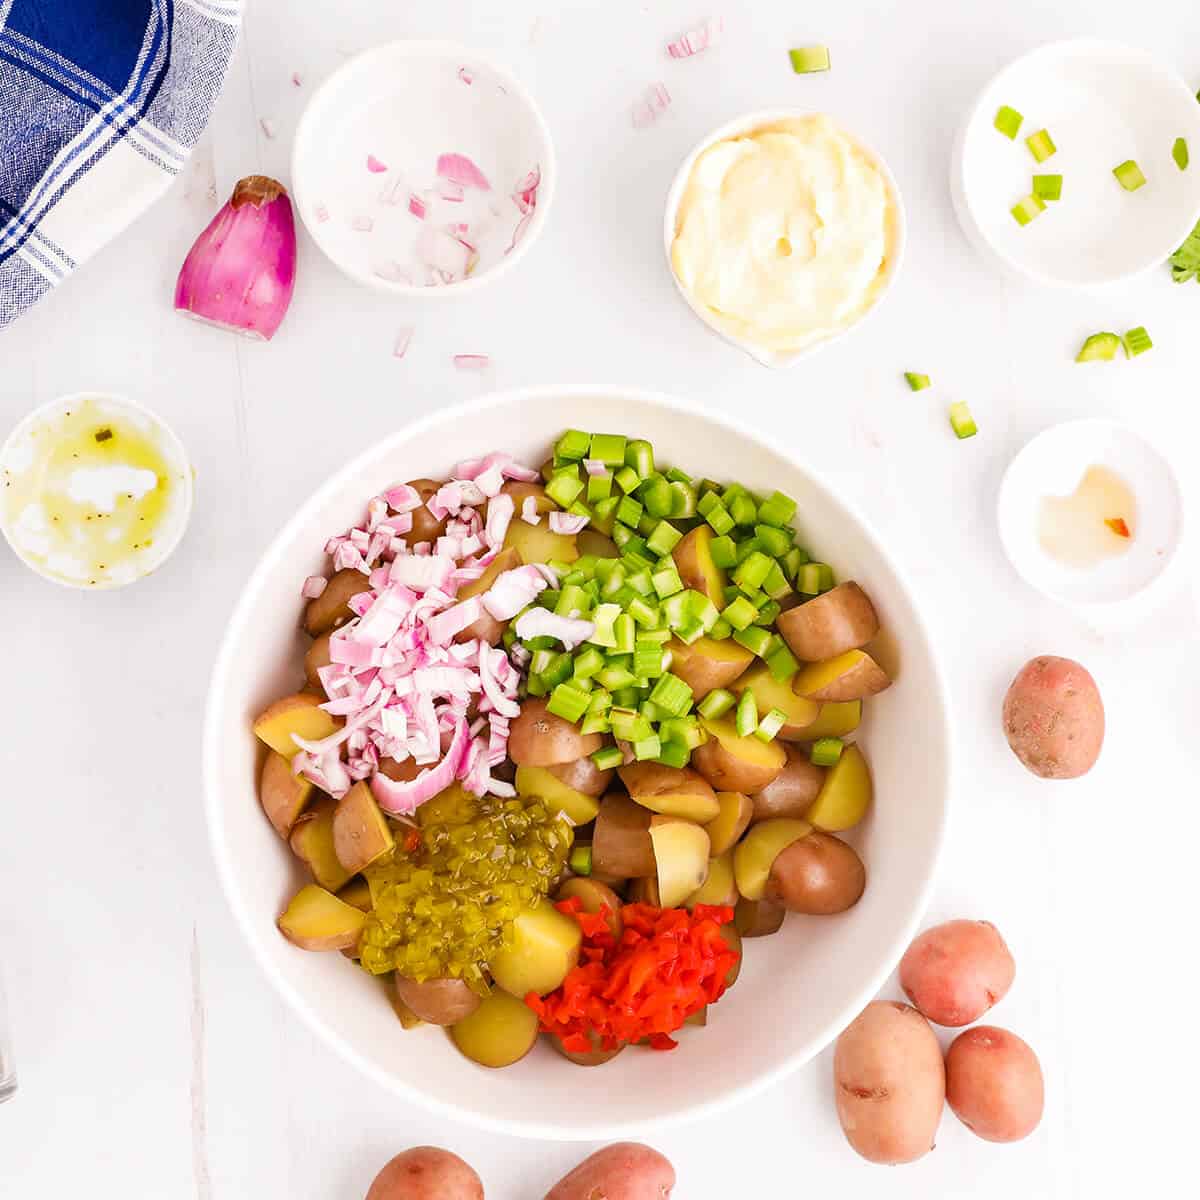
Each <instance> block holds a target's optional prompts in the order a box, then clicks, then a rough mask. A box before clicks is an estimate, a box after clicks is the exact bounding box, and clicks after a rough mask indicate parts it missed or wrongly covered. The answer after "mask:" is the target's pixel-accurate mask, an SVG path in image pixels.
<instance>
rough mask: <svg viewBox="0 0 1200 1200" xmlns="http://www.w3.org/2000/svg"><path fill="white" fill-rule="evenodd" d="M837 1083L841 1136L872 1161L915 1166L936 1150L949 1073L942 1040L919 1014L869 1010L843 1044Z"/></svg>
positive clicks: (876, 1006)
mask: <svg viewBox="0 0 1200 1200" xmlns="http://www.w3.org/2000/svg"><path fill="white" fill-rule="evenodd" d="M833 1079H834V1096H835V1100H836V1103H837V1113H838V1120H839V1121H840V1122H841V1126H842V1132H843V1133H844V1134H845V1135H846V1140H847V1141H848V1142H849V1143H850V1145H851V1147H852V1148H853V1149H854V1150H855V1151H857V1153H859V1154H860V1155H862V1157H863V1158H865V1159H866V1160H867V1161H868V1162H874V1163H888V1164H892V1163H908V1162H915V1161H916V1160H917V1159H918V1158H921V1157H922V1156H923V1155H925V1154H928V1153H929V1151H930V1150H931V1149H932V1148H933V1141H934V1137H935V1136H936V1135H937V1128H938V1123H939V1122H940V1121H941V1117H942V1108H943V1106H944V1103H945V1099H946V1072H945V1068H944V1067H943V1065H942V1052H941V1048H940V1047H939V1046H938V1040H937V1038H936V1037H935V1036H934V1033H933V1030H932V1029H930V1027H929V1023H928V1022H927V1021H926V1020H925V1018H924V1017H923V1016H921V1014H920V1013H919V1012H917V1010H916V1009H915V1008H910V1007H909V1006H908V1005H907V1004H899V1003H897V1002H895V1001H892V1000H875V1001H872V1003H870V1004H868V1005H867V1007H866V1008H864V1009H863V1011H862V1012H861V1013H859V1015H858V1016H857V1017H855V1019H854V1020H853V1021H852V1022H851V1023H850V1026H849V1028H847V1029H846V1031H845V1032H844V1033H843V1034H842V1035H841V1037H839V1038H838V1040H837V1046H836V1048H835V1050H834V1054H833Z"/></svg>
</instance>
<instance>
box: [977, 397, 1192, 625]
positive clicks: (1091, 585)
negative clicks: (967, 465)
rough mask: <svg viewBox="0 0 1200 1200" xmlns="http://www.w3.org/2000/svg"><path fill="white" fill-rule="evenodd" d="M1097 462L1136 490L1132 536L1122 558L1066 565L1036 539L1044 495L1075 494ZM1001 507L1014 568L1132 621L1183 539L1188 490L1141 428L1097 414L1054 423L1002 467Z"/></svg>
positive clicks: (1102, 621) (1069, 602) (1067, 596)
mask: <svg viewBox="0 0 1200 1200" xmlns="http://www.w3.org/2000/svg"><path fill="white" fill-rule="evenodd" d="M1093 465H1097V466H1103V467H1107V468H1109V469H1110V470H1111V471H1113V472H1115V473H1116V474H1117V475H1119V476H1120V477H1121V478H1122V479H1124V480H1125V482H1126V483H1127V484H1128V486H1129V487H1130V489H1131V490H1132V492H1133V494H1134V498H1135V500H1136V502H1137V521H1136V526H1135V530H1134V537H1133V539H1132V543H1131V545H1130V547H1129V549H1128V551H1127V552H1126V553H1124V554H1122V555H1121V556H1120V557H1118V558H1110V559H1107V560H1106V561H1104V562H1103V563H1100V564H1098V565H1097V566H1094V567H1088V568H1075V567H1068V566H1063V565H1062V564H1060V563H1058V562H1056V561H1055V560H1054V559H1052V558H1051V557H1050V556H1049V555H1048V554H1047V553H1046V552H1045V550H1043V549H1042V547H1041V545H1040V543H1039V540H1038V519H1039V513H1040V510H1041V504H1042V500H1043V499H1044V498H1045V497H1046V496H1067V495H1070V494H1071V493H1072V492H1074V490H1075V488H1076V487H1077V486H1078V484H1079V481H1080V479H1081V478H1082V477H1083V473H1084V472H1085V471H1086V470H1087V468H1088V467H1090V466H1093ZM996 514H997V523H998V525H999V529H1000V541H1001V543H1002V544H1003V546H1004V551H1005V553H1006V554H1007V555H1008V557H1009V561H1010V562H1011V563H1012V565H1013V567H1014V569H1015V570H1016V572H1017V574H1018V575H1020V576H1021V578H1022V579H1024V580H1025V582H1026V583H1028V584H1029V585H1030V586H1031V587H1034V588H1036V589H1037V590H1038V591H1039V592H1041V593H1042V594H1043V595H1045V596H1049V597H1050V598H1051V599H1052V600H1057V601H1058V602H1059V603H1060V604H1064V605H1066V606H1067V607H1068V608H1071V609H1073V610H1075V611H1076V612H1078V613H1079V614H1080V615H1081V616H1084V617H1085V618H1087V619H1088V620H1090V621H1092V623H1093V624H1096V625H1100V626H1106V627H1116V626H1120V625H1123V624H1131V623H1133V622H1134V621H1136V620H1137V619H1139V618H1140V617H1141V616H1143V615H1145V614H1146V613H1148V612H1149V611H1150V606H1151V604H1152V603H1153V601H1154V598H1155V597H1156V595H1157V594H1158V593H1159V592H1160V591H1161V590H1162V588H1163V586H1164V585H1165V583H1166V581H1167V580H1168V578H1169V577H1170V576H1171V575H1172V574H1173V573H1174V567H1175V563H1176V560H1177V559H1178V557H1179V551H1180V548H1181V547H1182V545H1183V537H1184V502H1183V493H1182V490H1181V488H1180V484H1179V480H1178V478H1177V476H1176V474H1175V471H1174V469H1173V468H1172V466H1171V463H1170V460H1169V459H1168V458H1167V457H1166V455H1165V454H1163V452H1162V451H1160V450H1159V449H1157V448H1156V447H1155V446H1153V445H1152V444H1151V443H1150V442H1149V441H1148V440H1147V439H1146V438H1145V437H1144V436H1143V435H1142V434H1140V433H1138V432H1137V430H1135V429H1131V428H1130V427H1129V426H1128V425H1122V424H1121V423H1120V422H1117V421H1109V420H1103V419H1099V418H1096V419H1089V420H1083V421H1066V422H1064V423H1063V424H1061V425H1053V426H1051V427H1050V428H1049V429H1045V430H1043V431H1042V432H1041V433H1039V434H1038V435H1037V436H1036V437H1035V438H1033V439H1032V440H1031V441H1030V442H1028V443H1027V444H1026V445H1025V446H1024V447H1023V448H1022V449H1021V451H1020V452H1019V453H1018V454H1017V456H1016V457H1015V458H1014V459H1013V461H1012V462H1011V463H1010V464H1009V466H1008V469H1007V470H1006V471H1005V473H1004V478H1003V480H1002V481H1001V484H1000V494H999V499H998V502H997V509H996ZM1113 515H1114V516H1121V515H1123V514H1120V513H1114V514H1113Z"/></svg>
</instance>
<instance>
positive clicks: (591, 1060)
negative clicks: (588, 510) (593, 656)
mask: <svg viewBox="0 0 1200 1200" xmlns="http://www.w3.org/2000/svg"><path fill="white" fill-rule="evenodd" d="M585 532H586V531H585ZM586 1037H587V1039H588V1041H589V1042H591V1044H592V1049H591V1050H588V1051H579V1050H564V1049H563V1044H562V1042H561V1041H560V1040H559V1039H558V1038H556V1037H555V1036H554V1035H553V1034H551V1035H550V1044H551V1045H552V1046H553V1047H554V1048H555V1050H557V1051H558V1052H559V1054H561V1055H562V1056H563V1058H565V1059H568V1060H569V1061H571V1062H573V1063H574V1064H575V1065H576V1066H577V1067H599V1066H602V1065H603V1064H604V1063H606V1062H608V1061H609V1059H612V1058H616V1057H617V1055H618V1054H620V1053H621V1051H622V1050H624V1049H625V1045H626V1043H625V1042H620V1043H618V1044H617V1045H616V1046H614V1047H613V1048H612V1049H611V1050H605V1049H604V1045H603V1041H602V1039H601V1037H600V1035H599V1034H598V1033H596V1031H595V1030H594V1029H589V1030H588V1031H587V1034H586Z"/></svg>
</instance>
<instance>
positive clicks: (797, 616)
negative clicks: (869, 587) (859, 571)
mask: <svg viewBox="0 0 1200 1200" xmlns="http://www.w3.org/2000/svg"><path fill="white" fill-rule="evenodd" d="M778 625H779V632H780V633H781V634H782V635H783V640H784V641H785V642H787V644H788V646H790V647H791V650H792V653H793V654H794V655H795V656H796V657H797V658H798V659H800V661H801V662H824V661H825V660H826V659H828V658H836V657H837V656H838V655H839V654H845V653H846V651H847V650H859V649H861V648H862V647H863V646H865V645H866V644H867V643H868V642H869V641H870V640H871V639H872V638H873V637H874V636H875V635H876V634H877V633H878V632H879V618H878V617H877V616H876V615H875V606H874V605H873V604H872V603H871V600H870V597H868V595H867V593H866V592H864V591H863V590H862V588H861V587H859V586H858V584H857V583H855V582H854V581H853V580H848V581H847V582H846V583H839V584H838V585H837V587H835V588H832V589H830V590H829V591H828V592H824V593H822V594H821V595H820V596H814V597H813V598H812V599H811V600H807V601H805V602H804V603H803V604H800V605H798V606H797V607H795V608H791V609H788V611H787V612H785V613H781V614H780V616H779V621H778Z"/></svg>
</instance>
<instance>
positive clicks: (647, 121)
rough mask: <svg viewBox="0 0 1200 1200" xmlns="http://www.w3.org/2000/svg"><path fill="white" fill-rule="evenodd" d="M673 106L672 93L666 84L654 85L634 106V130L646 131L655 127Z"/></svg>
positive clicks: (647, 89)
mask: <svg viewBox="0 0 1200 1200" xmlns="http://www.w3.org/2000/svg"><path fill="white" fill-rule="evenodd" d="M670 104H671V93H670V92H668V91H667V85H666V84H665V83H661V82H659V83H652V84H651V85H650V86H649V87H648V88H646V90H645V91H644V92H643V93H642V96H641V98H640V99H639V100H638V101H637V103H636V104H634V106H633V114H632V115H633V127H634V129H645V128H646V127H647V126H648V125H653V124H654V122H655V121H657V120H658V118H659V117H661V116H662V114H663V113H664V112H666V111H667V109H668V107H670Z"/></svg>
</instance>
